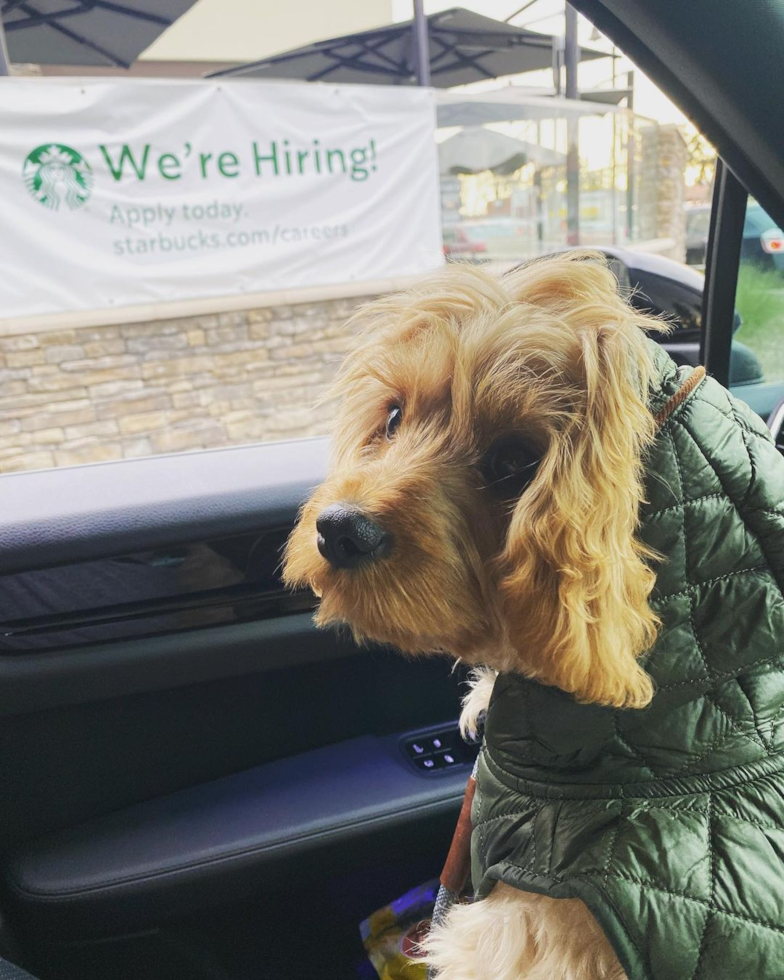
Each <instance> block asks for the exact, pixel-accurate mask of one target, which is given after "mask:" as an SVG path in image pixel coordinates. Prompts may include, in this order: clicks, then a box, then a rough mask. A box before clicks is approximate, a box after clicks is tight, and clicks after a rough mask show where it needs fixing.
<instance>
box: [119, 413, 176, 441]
mask: <svg viewBox="0 0 784 980" xmlns="http://www.w3.org/2000/svg"><path fill="white" fill-rule="evenodd" d="M168 424H169V415H168V412H160V411H158V412H140V413H139V414H138V415H123V416H122V418H121V419H120V420H119V426H120V432H122V434H123V435H135V434H136V433H139V432H151V431H152V430H153V429H163V428H165V426H167V425H168Z"/></svg>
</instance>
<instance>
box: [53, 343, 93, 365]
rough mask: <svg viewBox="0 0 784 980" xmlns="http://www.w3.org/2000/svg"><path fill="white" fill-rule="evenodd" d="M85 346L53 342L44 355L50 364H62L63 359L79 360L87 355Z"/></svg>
mask: <svg viewBox="0 0 784 980" xmlns="http://www.w3.org/2000/svg"><path fill="white" fill-rule="evenodd" d="M85 353H86V352H85V349H84V347H78V346H77V345H76V344H53V345H52V346H51V347H47V348H46V349H45V351H44V356H45V359H46V361H47V362H48V363H49V364H60V363H62V362H63V361H78V360H80V359H83V358H84V356H85Z"/></svg>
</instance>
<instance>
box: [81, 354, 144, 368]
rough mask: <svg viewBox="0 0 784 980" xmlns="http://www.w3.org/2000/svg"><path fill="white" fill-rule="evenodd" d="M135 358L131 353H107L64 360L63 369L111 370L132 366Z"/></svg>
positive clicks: (135, 361)
mask: <svg viewBox="0 0 784 980" xmlns="http://www.w3.org/2000/svg"><path fill="white" fill-rule="evenodd" d="M136 364H137V360H136V358H135V357H133V356H132V355H131V354H109V355H107V356H106V357H90V358H86V359H84V360H81V361H66V362H65V363H64V364H63V365H62V369H63V371H113V370H115V369H117V368H127V367H133V366H134V365H136Z"/></svg>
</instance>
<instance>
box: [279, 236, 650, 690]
mask: <svg viewBox="0 0 784 980" xmlns="http://www.w3.org/2000/svg"><path fill="white" fill-rule="evenodd" d="M360 315H361V316H362V317H363V318H364V319H365V320H366V321H367V329H366V333H365V335H364V337H363V339H362V341H361V342H360V344H359V345H358V347H357V348H356V350H355V351H354V352H353V354H351V355H349V357H348V358H347V360H346V362H345V364H344V366H343V370H342V372H341V374H340V377H339V379H338V382H337V390H338V394H339V395H340V397H341V408H340V410H339V414H338V418H337V424H336V431H335V439H334V447H333V460H332V466H331V471H330V475H329V477H328V479H327V481H326V482H325V483H324V484H323V485H322V486H321V487H319V489H318V490H317V491H316V492H315V494H314V495H313V497H312V498H311V499H310V500H309V501H308V503H307V504H306V505H305V507H304V509H303V511H302V514H301V516H300V519H299V522H298V524H297V527H296V528H295V530H294V532H293V534H292V535H291V538H290V540H289V543H288V546H287V550H286V558H285V579H286V581H287V583H288V584H289V585H292V586H294V585H299V586H302V585H307V586H310V587H311V588H312V589H313V590H314V592H315V593H316V594H317V595H318V596H320V598H321V603H320V607H319V610H318V613H317V617H316V619H317V622H318V623H319V625H326V624H329V623H341V622H342V623H348V624H349V626H350V627H351V629H352V630H353V633H354V635H355V637H356V638H357V639H359V640H362V639H370V640H375V641H379V642H383V643H389V644H392V645H394V646H396V647H398V648H399V649H400V650H402V651H405V652H409V653H426V652H433V651H445V652H449V653H450V654H453V655H454V656H457V657H460V658H462V659H463V660H465V661H467V662H471V663H476V662H481V663H485V664H488V665H489V666H492V667H496V668H498V669H501V670H518V671H521V672H523V673H525V674H527V675H528V676H530V677H535V678H537V679H539V680H540V681H542V682H543V683H546V684H552V685H556V686H557V687H559V688H561V689H563V690H565V691H568V692H570V693H573V694H574V695H575V696H576V697H578V698H579V699H581V700H585V701H593V702H597V703H603V704H610V705H616V706H641V705H643V704H646V703H647V702H648V701H649V700H650V697H651V694H652V691H651V682H650V678H649V677H648V675H647V674H646V673H645V672H644V671H643V670H642V668H641V667H640V665H639V663H638V660H637V658H638V657H639V655H640V654H641V653H642V652H644V651H645V650H646V649H648V648H649V647H650V646H651V644H652V642H653V639H654V637H655V631H656V625H657V621H656V617H655V616H654V614H653V613H652V611H651V609H650V608H649V606H648V596H649V594H650V591H651V589H652V587H653V583H654V573H653V572H652V571H651V569H650V568H649V566H648V565H647V564H646V558H649V557H650V556H649V555H648V554H647V553H646V551H645V549H644V547H643V546H642V545H641V544H640V543H639V542H638V541H637V540H636V539H635V530H636V526H637V519H638V518H637V514H638V507H639V504H640V501H641V499H642V487H641V469H642V465H641V456H642V454H643V452H644V450H645V447H646V445H647V443H648V441H649V440H650V439H651V438H652V435H653V429H654V423H653V419H652V417H651V414H650V412H649V411H648V409H647V407H646V402H645V399H646V392H647V385H648V381H649V377H650V372H651V360H650V355H649V353H648V348H647V344H646V341H645V335H644V333H643V331H642V330H641V329H640V326H639V325H638V324H639V323H640V321H641V320H642V319H644V318H641V317H640V316H639V314H637V313H635V312H633V311H632V309H631V308H630V307H629V306H628V305H627V304H626V303H625V302H624V301H623V300H622V299H621V298H620V296H619V295H618V291H617V283H616V281H615V279H614V277H613V275H612V274H611V273H610V271H609V270H608V269H607V268H606V267H605V266H604V265H603V264H602V262H601V260H600V259H598V258H597V257H596V256H590V255H586V254H585V253H567V254H565V255H563V256H558V257H555V258H551V259H546V260H541V261H538V262H534V263H532V264H530V265H527V266H525V267H523V268H521V269H519V270H516V271H515V272H513V273H511V274H509V275H507V276H506V277H504V278H503V279H501V280H498V279H495V278H493V277H492V276H490V275H488V274H487V273H485V272H483V271H481V270H479V269H475V268H470V267H466V266H460V267H451V268H447V269H446V270H444V271H443V272H441V273H439V274H437V275H434V276H432V277H431V278H429V279H427V280H426V281H424V282H423V283H421V284H420V285H418V286H417V287H416V288H414V289H413V290H412V291H411V292H409V293H405V294H402V295H398V296H392V297H389V298H385V299H382V300H379V301H378V302H376V303H373V304H372V305H370V306H369V307H366V308H365V309H364V310H363V311H362V312H361V314H360Z"/></svg>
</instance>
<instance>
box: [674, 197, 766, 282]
mask: <svg viewBox="0 0 784 980" xmlns="http://www.w3.org/2000/svg"><path fill="white" fill-rule="evenodd" d="M710 213H711V209H710V206H709V205H698V206H697V207H690V208H687V209H686V261H687V263H688V264H689V265H699V266H702V265H705V253H706V249H707V244H708V233H709V230H710ZM740 254H741V261H743V262H753V263H754V264H755V265H757V266H759V267H760V268H762V269H775V270H776V271H779V272H784V232H782V230H781V229H780V228H779V226H778V225H777V224H776V222H775V221H774V220H773V218H771V217H770V215H769V214H767V213H766V212H765V210H764V209H763V208H762V207H761V206H760V205H759V204H757V203H756V202H755V201H749V203H748V205H747V207H746V219H745V221H744V223H743V242H742V244H741V253H740Z"/></svg>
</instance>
